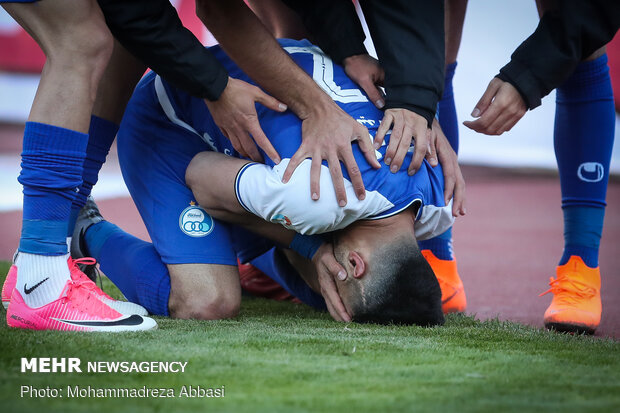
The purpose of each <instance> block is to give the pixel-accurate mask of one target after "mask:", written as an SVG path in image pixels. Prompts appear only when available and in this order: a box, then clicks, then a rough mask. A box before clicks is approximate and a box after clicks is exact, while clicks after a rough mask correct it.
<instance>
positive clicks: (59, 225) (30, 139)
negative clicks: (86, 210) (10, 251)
mask: <svg viewBox="0 0 620 413" xmlns="http://www.w3.org/2000/svg"><path fill="white" fill-rule="evenodd" d="M87 142H88V135H86V134H85V133H81V132H76V131H73V130H69V129H65V128H61V127H58V126H52V125H46V124H43V123H36V122H26V128H25V130H24V146H23V152H22V171H21V173H20V175H19V178H18V181H19V182H20V183H21V184H22V185H23V186H24V213H23V221H22V234H21V239H20V242H19V251H22V252H26V253H31V254H40V255H63V254H66V253H67V244H66V232H67V221H68V220H69V213H70V210H71V202H72V201H73V198H74V197H75V191H76V189H77V188H78V187H79V186H80V184H81V183H82V163H83V161H84V156H85V151H86V144H87Z"/></svg>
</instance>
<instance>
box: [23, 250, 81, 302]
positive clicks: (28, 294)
mask: <svg viewBox="0 0 620 413" xmlns="http://www.w3.org/2000/svg"><path fill="white" fill-rule="evenodd" d="M68 258H69V254H64V255H54V256H48V255H38V254H27V253H24V252H20V253H19V255H18V256H17V259H16V260H15V265H16V266H17V284H16V285H15V288H17V290H18V291H19V293H20V294H21V296H22V298H23V299H24V302H25V303H26V305H27V306H28V307H31V308H38V307H41V306H44V305H45V304H49V303H51V302H52V301H54V300H57V299H58V298H59V297H60V294H61V293H62V290H63V289H64V288H65V285H66V284H67V281H69V280H70V279H71V276H70V273H69V265H68V264H67V259H68Z"/></svg>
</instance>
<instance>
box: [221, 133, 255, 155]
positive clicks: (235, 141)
mask: <svg viewBox="0 0 620 413" xmlns="http://www.w3.org/2000/svg"><path fill="white" fill-rule="evenodd" d="M221 131H222V134H223V135H224V136H226V138H228V140H229V141H230V143H231V144H232V146H233V149H234V150H236V151H237V152H239V155H241V156H243V157H244V158H249V157H250V155H248V153H247V152H246V151H245V148H244V147H243V145H241V141H240V140H239V137H238V136H237V134H235V133H229V132H228V131H227V130H225V129H222V130H221Z"/></svg>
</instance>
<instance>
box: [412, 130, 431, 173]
mask: <svg viewBox="0 0 620 413" xmlns="http://www.w3.org/2000/svg"><path fill="white" fill-rule="evenodd" d="M427 130H428V128H427V127H426V122H418V123H417V124H416V126H415V131H414V139H415V149H414V152H413V158H412V159H411V164H410V165H409V169H408V173H409V175H413V174H415V173H416V171H417V170H418V169H420V165H422V161H423V160H424V157H425V156H426V152H427V151H428V135H427V133H426V132H427Z"/></svg>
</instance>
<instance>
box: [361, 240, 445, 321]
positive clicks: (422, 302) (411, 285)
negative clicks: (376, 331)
mask: <svg viewBox="0 0 620 413" xmlns="http://www.w3.org/2000/svg"><path fill="white" fill-rule="evenodd" d="M412 241H413V242H412ZM370 258H371V259H370V261H371V262H370V268H369V272H368V274H367V275H366V276H365V277H363V278H362V279H361V280H360V283H359V284H358V286H357V289H358V293H359V294H355V296H356V298H355V301H354V302H353V303H351V307H352V308H351V312H352V313H353V314H351V316H352V318H353V320H354V321H356V322H360V323H377V324H390V323H393V324H416V325H420V326H434V325H442V324H443V323H444V321H445V319H444V316H443V311H442V309H441V289H440V288H439V282H438V281H437V277H435V273H434V272H433V269H432V268H431V266H430V265H429V264H428V262H427V261H426V259H425V258H424V256H423V255H422V253H421V252H420V249H419V248H418V245H417V242H416V241H415V238H413V240H412V239H411V238H407V239H400V240H395V241H394V242H393V243H390V244H389V245H385V246H384V247H383V248H381V249H380V250H378V251H375V252H374V253H373V254H372V256H371V257H370Z"/></svg>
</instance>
